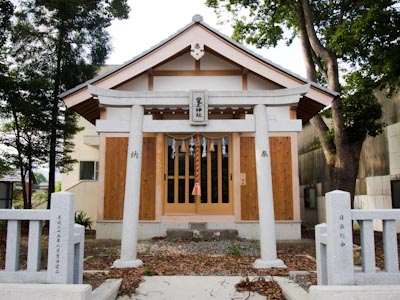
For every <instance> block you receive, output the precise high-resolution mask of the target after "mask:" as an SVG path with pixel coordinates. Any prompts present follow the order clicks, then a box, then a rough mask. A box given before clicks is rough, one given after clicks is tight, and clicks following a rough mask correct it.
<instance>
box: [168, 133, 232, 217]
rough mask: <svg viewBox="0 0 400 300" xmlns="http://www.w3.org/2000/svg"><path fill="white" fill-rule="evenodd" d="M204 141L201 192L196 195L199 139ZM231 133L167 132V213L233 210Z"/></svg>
mask: <svg viewBox="0 0 400 300" xmlns="http://www.w3.org/2000/svg"><path fill="white" fill-rule="evenodd" d="M197 138H198V139H200V143H201V159H200V165H199V175H200V182H201V185H200V186H201V196H193V195H192V191H193V187H194V184H195V143H196V139H197ZM230 139H231V137H230V135H227V134H212V133H207V134H204V133H203V134H199V135H196V134H193V135H170V134H168V135H166V138H165V141H166V142H165V166H166V169H165V172H166V173H165V176H164V177H165V201H164V213H165V214H166V215H173V214H198V215H230V214H233V201H232V197H231V190H232V172H231V164H232V163H231V160H232V155H231V153H230V152H231V149H230V144H231V143H230Z"/></svg>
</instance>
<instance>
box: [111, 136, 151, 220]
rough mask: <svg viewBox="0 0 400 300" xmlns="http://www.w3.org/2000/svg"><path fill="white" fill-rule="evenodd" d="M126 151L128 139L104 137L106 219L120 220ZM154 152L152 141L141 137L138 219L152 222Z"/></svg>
mask: <svg viewBox="0 0 400 300" xmlns="http://www.w3.org/2000/svg"><path fill="white" fill-rule="evenodd" d="M127 151H128V138H125V137H109V138H106V153H105V174H104V219H105V220H122V218H123V211H124V196H125V176H126V158H127ZM155 153H156V142H155V138H154V137H145V138H143V154H142V177H141V188H140V190H141V192H140V211H139V219H140V220H154V219H155V178H156V164H155Z"/></svg>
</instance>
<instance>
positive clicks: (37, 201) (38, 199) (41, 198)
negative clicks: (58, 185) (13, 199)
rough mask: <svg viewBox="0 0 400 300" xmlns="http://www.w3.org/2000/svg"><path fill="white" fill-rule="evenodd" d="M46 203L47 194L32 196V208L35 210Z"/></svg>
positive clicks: (34, 194)
mask: <svg viewBox="0 0 400 300" xmlns="http://www.w3.org/2000/svg"><path fill="white" fill-rule="evenodd" d="M46 201H47V193H37V192H36V193H33V194H32V208H35V207H37V206H39V205H41V204H43V203H44V202H46Z"/></svg>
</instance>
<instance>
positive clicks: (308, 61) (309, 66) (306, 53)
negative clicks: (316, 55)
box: [296, 3, 317, 82]
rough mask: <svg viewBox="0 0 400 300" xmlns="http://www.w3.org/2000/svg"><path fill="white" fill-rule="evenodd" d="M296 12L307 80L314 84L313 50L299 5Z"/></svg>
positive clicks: (315, 75) (315, 76)
mask: <svg viewBox="0 0 400 300" xmlns="http://www.w3.org/2000/svg"><path fill="white" fill-rule="evenodd" d="M296 10H297V15H298V17H299V35H300V42H301V46H302V49H303V57H304V61H305V65H306V72H307V79H309V80H312V81H314V82H316V81H317V72H316V71H315V64H314V61H313V55H312V54H313V50H312V48H311V45H310V41H309V38H308V35H307V29H306V25H305V19H304V12H303V8H302V5H301V3H299V4H298V6H297V7H296Z"/></svg>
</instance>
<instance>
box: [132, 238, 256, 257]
mask: <svg viewBox="0 0 400 300" xmlns="http://www.w3.org/2000/svg"><path fill="white" fill-rule="evenodd" d="M138 253H140V254H188V253H190V254H213V255H237V256H239V255H240V256H259V255H260V242H259V241H257V240H246V239H236V240H231V241H229V240H223V241H199V242H195V241H176V240H170V239H158V240H143V241H139V242H138Z"/></svg>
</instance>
